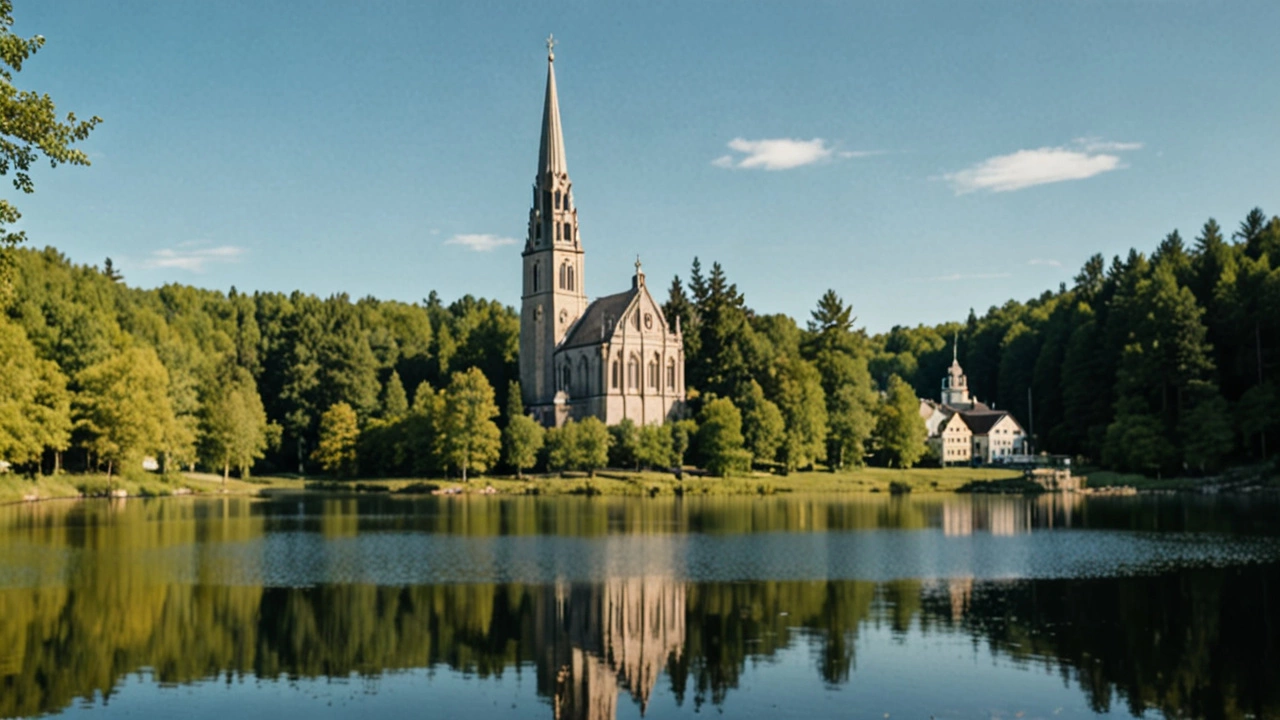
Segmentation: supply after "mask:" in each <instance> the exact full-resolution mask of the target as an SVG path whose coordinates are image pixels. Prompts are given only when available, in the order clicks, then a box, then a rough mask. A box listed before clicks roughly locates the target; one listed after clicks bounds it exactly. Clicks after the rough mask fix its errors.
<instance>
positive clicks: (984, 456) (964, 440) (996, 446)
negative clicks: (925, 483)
mask: <svg viewBox="0 0 1280 720" xmlns="http://www.w3.org/2000/svg"><path fill="white" fill-rule="evenodd" d="M920 417H922V418H924V422H925V428H926V429H927V430H928V432H929V438H928V443H929V446H930V447H931V448H932V449H933V450H934V452H935V453H937V455H938V460H939V461H940V462H941V463H942V464H943V465H955V464H971V463H974V462H979V463H991V462H1000V460H1001V458H1007V457H1011V456H1013V455H1021V454H1023V453H1025V452H1026V449H1027V433H1026V431H1025V430H1023V429H1022V425H1021V424H1019V423H1018V420H1017V418H1015V417H1014V416H1013V414H1012V413H1010V412H1009V411H1007V410H996V409H995V408H992V407H990V406H989V405H987V404H986V403H983V402H980V401H979V400H978V399H977V398H974V397H973V396H972V395H970V394H969V379H968V377H966V376H965V374H964V369H963V368H961V367H960V361H959V359H958V358H957V354H956V348H955V347H953V348H952V353H951V367H949V368H948V369H947V375H946V376H945V377H944V378H943V379H942V396H941V398H940V402H935V401H933V400H928V399H921V400H920ZM961 445H964V446H965V447H963V448H962V447H961Z"/></svg>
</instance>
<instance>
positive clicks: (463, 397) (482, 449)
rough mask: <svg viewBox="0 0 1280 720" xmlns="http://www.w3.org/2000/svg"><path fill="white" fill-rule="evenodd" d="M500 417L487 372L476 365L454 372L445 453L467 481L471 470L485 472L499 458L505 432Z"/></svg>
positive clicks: (447, 404) (446, 403) (446, 406)
mask: <svg viewBox="0 0 1280 720" xmlns="http://www.w3.org/2000/svg"><path fill="white" fill-rule="evenodd" d="M496 417H498V406H497V404H496V403H495V402H494V394H493V386H492V385H490V384H489V380H488V379H487V378H486V377H485V376H484V373H482V372H480V370H479V368H475V367H472V368H469V369H467V370H464V371H462V372H456V373H454V374H453V378H452V380H450V382H449V387H448V388H446V389H445V395H444V418H443V423H442V426H441V429H440V436H441V443H442V448H443V449H442V452H441V455H442V457H443V459H444V461H445V462H446V463H448V465H449V466H450V467H453V468H456V469H457V470H458V471H459V472H461V473H462V480H463V481H464V482H465V481H466V480H467V474H468V472H470V471H473V470H474V471H475V472H478V473H482V472H484V471H485V470H488V469H489V468H490V467H492V466H493V464H494V463H496V462H497V461H498V455H499V452H500V451H501V448H502V436H501V433H500V432H499V430H498V426H497V424H495V423H494V421H493V419H494V418H496Z"/></svg>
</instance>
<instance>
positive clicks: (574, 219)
mask: <svg viewBox="0 0 1280 720" xmlns="http://www.w3.org/2000/svg"><path fill="white" fill-rule="evenodd" d="M553 49H554V43H553V42H552V41H551V40H548V41H547V50H548V52H547V91H546V98H545V101H544V104H543V109H542V140H541V142H540V144H539V148H538V174H537V177H536V178H535V180H534V183H533V204H532V207H531V208H530V209H529V225H528V235H527V237H526V240H525V245H524V252H523V253H522V254H521V257H522V262H523V288H524V289H523V293H522V295H521V307H520V388H521V394H522V396H523V400H524V404H525V409H526V411H528V412H530V413H531V414H532V415H533V416H534V418H536V419H538V420H539V421H540V422H541V423H542V424H544V425H547V426H560V425H563V424H564V423H565V422H567V421H569V420H571V419H572V420H580V419H583V418H586V417H590V416H594V417H597V418H599V419H600V420H602V421H604V422H605V423H606V424H609V425H614V424H617V423H619V422H621V421H622V420H623V419H630V420H631V421H632V422H634V423H636V424H637V425H643V424H650V423H661V422H663V421H665V420H667V419H669V418H674V417H677V416H679V415H680V413H681V412H682V410H683V407H684V399H685V393H684V387H685V379H684V338H683V335H682V333H681V329H680V327H679V323H678V322H677V323H676V325H675V326H671V325H669V324H668V323H667V320H666V318H665V317H664V316H663V313H662V307H661V306H660V305H659V304H658V303H657V301H655V300H654V298H653V296H652V295H651V294H650V293H649V288H648V286H647V285H646V284H645V277H644V271H643V270H642V268H641V266H640V260H639V259H638V258H637V260H636V264H635V274H634V275H633V276H632V277H631V287H630V289H628V290H625V291H623V292H620V293H615V294H612V295H606V296H604V297H600V298H597V299H595V300H593V301H590V302H588V300H587V294H586V282H585V280H586V277H585V275H586V273H585V263H584V259H585V252H584V248H583V243H582V237H581V234H580V233H579V231H578V206H577V202H576V198H575V197H574V193H573V183H572V181H570V179H569V171H568V168H567V165H566V163H565V150H564V134H563V131H562V129H561V126H560V103H559V98H558V96H557V93H556V75H555V53H554V51H553Z"/></svg>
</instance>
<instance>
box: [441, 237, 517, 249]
mask: <svg viewBox="0 0 1280 720" xmlns="http://www.w3.org/2000/svg"><path fill="white" fill-rule="evenodd" d="M517 242H519V241H518V240H516V239H515V238H509V237H502V236H501V235H489V234H474V233H472V234H461V235H454V236H453V237H451V238H449V239H448V240H445V241H444V244H445V245H461V246H463V247H465V248H466V249H468V250H473V251H475V252H490V251H492V250H493V249H495V248H500V247H502V246H503V245H515V244H516V243H517Z"/></svg>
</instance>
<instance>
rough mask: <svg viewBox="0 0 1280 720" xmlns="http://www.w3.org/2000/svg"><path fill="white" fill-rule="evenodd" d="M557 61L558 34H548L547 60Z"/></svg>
mask: <svg viewBox="0 0 1280 720" xmlns="http://www.w3.org/2000/svg"><path fill="white" fill-rule="evenodd" d="M555 61H556V36H555V35H547V62H555Z"/></svg>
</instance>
